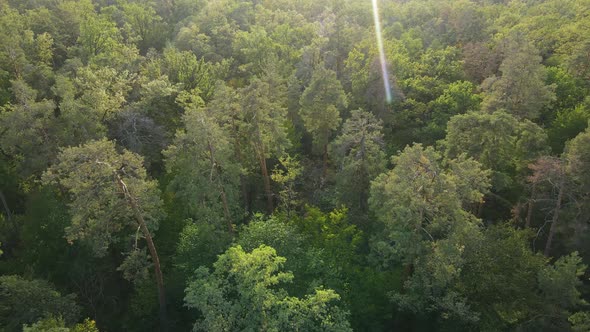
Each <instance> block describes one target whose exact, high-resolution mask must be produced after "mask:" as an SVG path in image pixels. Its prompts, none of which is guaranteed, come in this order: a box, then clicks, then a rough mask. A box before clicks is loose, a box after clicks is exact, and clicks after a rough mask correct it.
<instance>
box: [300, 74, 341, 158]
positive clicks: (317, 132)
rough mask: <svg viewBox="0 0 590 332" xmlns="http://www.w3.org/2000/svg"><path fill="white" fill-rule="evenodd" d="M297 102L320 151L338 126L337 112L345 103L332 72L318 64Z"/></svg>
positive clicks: (338, 116) (338, 115) (338, 83)
mask: <svg viewBox="0 0 590 332" xmlns="http://www.w3.org/2000/svg"><path fill="white" fill-rule="evenodd" d="M299 104H300V105H301V110H300V115H301V118H302V119H303V123H304V124H305V128H306V129H307V131H308V132H309V133H310V134H311V135H312V136H313V140H314V144H317V150H318V151H321V148H323V147H324V146H326V145H327V144H328V140H329V139H330V135H331V134H332V132H333V131H334V130H336V129H337V128H338V126H339V125H340V122H341V121H342V119H341V118H340V112H341V111H342V110H343V109H344V108H346V106H347V101H346V95H345V93H344V90H343V89H342V85H341V84H340V82H339V81H338V79H337V77H336V73H335V72H334V71H332V70H329V69H325V68H324V67H323V66H318V67H317V68H316V69H315V70H314V72H313V76H312V77H311V82H310V83H309V86H307V87H306V88H305V90H304V91H303V94H302V95H301V99H300V100H299Z"/></svg>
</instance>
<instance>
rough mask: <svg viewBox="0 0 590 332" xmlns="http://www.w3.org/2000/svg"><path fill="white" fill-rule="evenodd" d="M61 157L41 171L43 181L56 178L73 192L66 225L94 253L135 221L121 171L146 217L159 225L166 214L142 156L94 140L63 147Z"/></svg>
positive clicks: (152, 224)
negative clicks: (80, 144)
mask: <svg viewBox="0 0 590 332" xmlns="http://www.w3.org/2000/svg"><path fill="white" fill-rule="evenodd" d="M58 159H59V163H58V164H55V165H54V166H52V167H51V168H50V169H49V170H48V171H47V172H46V173H45V174H44V176H43V179H44V182H45V183H52V182H56V183H57V184H58V185H60V186H61V187H63V188H64V189H65V190H67V192H68V193H69V195H70V197H71V202H70V203H69V208H70V214H71V215H72V224H71V225H70V226H68V227H67V228H66V237H67V239H68V240H69V241H74V240H79V239H80V240H82V239H84V240H87V241H89V242H90V243H91V245H92V247H93V249H94V250H95V252H96V254H97V255H99V256H102V255H105V254H106V250H107V248H108V246H109V244H110V243H111V242H113V241H117V240H118V239H117V236H120V235H121V232H122V231H123V230H125V229H128V228H129V226H133V225H136V221H135V215H134V211H133V210H132V207H131V206H129V204H128V203H127V201H126V198H125V197H124V196H123V193H122V191H121V190H122V188H120V187H119V184H118V183H117V178H116V176H117V174H118V176H119V177H120V178H121V180H122V181H123V182H124V183H125V185H126V186H127V190H128V191H129V192H130V193H131V194H132V195H134V197H135V198H134V199H136V200H137V202H140V204H141V206H142V208H141V214H142V217H143V218H144V219H145V220H146V222H147V227H148V228H149V229H150V230H152V231H153V230H156V229H157V227H158V221H159V220H160V219H161V218H162V217H163V216H162V210H161V209H160V206H161V204H162V203H161V200H160V197H159V190H158V188H157V185H156V182H154V181H150V180H147V179H146V177H147V174H146V172H145V169H144V168H143V166H142V159H141V157H139V156H137V155H135V154H133V153H131V152H129V151H123V152H122V153H119V152H117V150H116V147H115V144H114V142H111V141H108V140H100V141H92V142H90V143H88V144H86V145H83V146H79V147H71V148H67V149H64V150H63V151H62V152H61V153H60V155H59V156H58Z"/></svg>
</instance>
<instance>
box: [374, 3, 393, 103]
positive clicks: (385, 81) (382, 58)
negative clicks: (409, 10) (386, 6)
mask: <svg viewBox="0 0 590 332" xmlns="http://www.w3.org/2000/svg"><path fill="white" fill-rule="evenodd" d="M371 1H372V2H373V19H374V20H375V34H376V35H377V47H378V48H379V61H380V62H381V73H382V76H383V87H384V88H385V99H386V100H387V103H391V86H390V84H389V73H388V72H387V62H386V59H385V51H384V50H383V38H382V37H381V21H380V20H379V8H378V7H377V0H371Z"/></svg>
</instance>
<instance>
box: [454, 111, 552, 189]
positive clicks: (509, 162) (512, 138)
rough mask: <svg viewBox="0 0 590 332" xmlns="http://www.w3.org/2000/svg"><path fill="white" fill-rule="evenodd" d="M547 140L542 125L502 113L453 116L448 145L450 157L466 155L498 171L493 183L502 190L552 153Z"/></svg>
mask: <svg viewBox="0 0 590 332" xmlns="http://www.w3.org/2000/svg"><path fill="white" fill-rule="evenodd" d="M546 140H547V135H546V134H545V132H544V131H543V129H541V128H540V127H539V126H538V125H536V124H534V123H532V122H531V121H528V120H523V121H518V120H517V119H516V118H515V117H513V116H512V115H509V114H507V113H505V112H502V111H498V112H495V113H493V114H488V113H477V112H470V113H467V114H461V115H456V116H454V117H452V118H451V120H450V121H449V123H448V127H447V136H446V138H445V141H444V142H445V148H446V151H445V154H446V156H447V158H455V157H457V156H458V155H460V154H461V153H465V154H467V155H468V156H469V157H472V158H474V159H475V160H477V161H478V162H480V163H481V164H482V165H483V166H484V167H486V168H488V169H491V170H492V171H494V172H495V174H494V182H493V184H494V187H495V189H496V190H499V189H501V188H503V187H506V186H508V185H509V181H510V178H509V177H510V176H512V175H514V174H515V173H517V172H519V171H523V170H526V167H527V165H528V164H529V163H530V162H532V161H533V160H535V158H536V157H538V156H540V155H543V154H544V153H545V152H546V151H547V150H548V147H547V144H546ZM507 181H508V183H507Z"/></svg>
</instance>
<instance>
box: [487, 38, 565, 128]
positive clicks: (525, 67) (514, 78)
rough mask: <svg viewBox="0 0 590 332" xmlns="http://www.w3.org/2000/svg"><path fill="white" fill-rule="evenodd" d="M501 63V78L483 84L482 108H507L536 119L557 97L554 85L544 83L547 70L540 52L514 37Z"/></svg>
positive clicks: (514, 113)
mask: <svg viewBox="0 0 590 332" xmlns="http://www.w3.org/2000/svg"><path fill="white" fill-rule="evenodd" d="M508 43H509V45H508V46H507V49H506V51H505V58H504V61H502V64H501V65H500V71H501V72H502V76H501V77H499V78H498V77H495V76H492V77H489V78H487V79H486V80H485V81H484V82H483V83H482V87H483V89H484V91H486V92H487V93H486V94H485V95H484V100H483V104H482V109H483V110H484V111H487V112H494V111H497V110H506V111H507V112H509V113H510V114H512V115H514V116H515V117H517V118H520V119H530V120H534V119H536V118H538V117H539V113H540V111H541V109H542V108H543V107H544V106H546V105H548V104H549V103H550V102H551V101H553V100H554V99H555V93H554V91H553V90H554V88H555V86H548V85H546V84H545V80H546V75H547V73H546V70H545V68H544V67H543V65H542V64H541V57H540V56H539V55H538V51H537V50H536V49H535V47H534V46H533V45H531V44H530V43H529V42H528V41H526V40H522V37H521V38H519V37H518V36H517V37H512V39H510V40H509V42H508Z"/></svg>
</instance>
